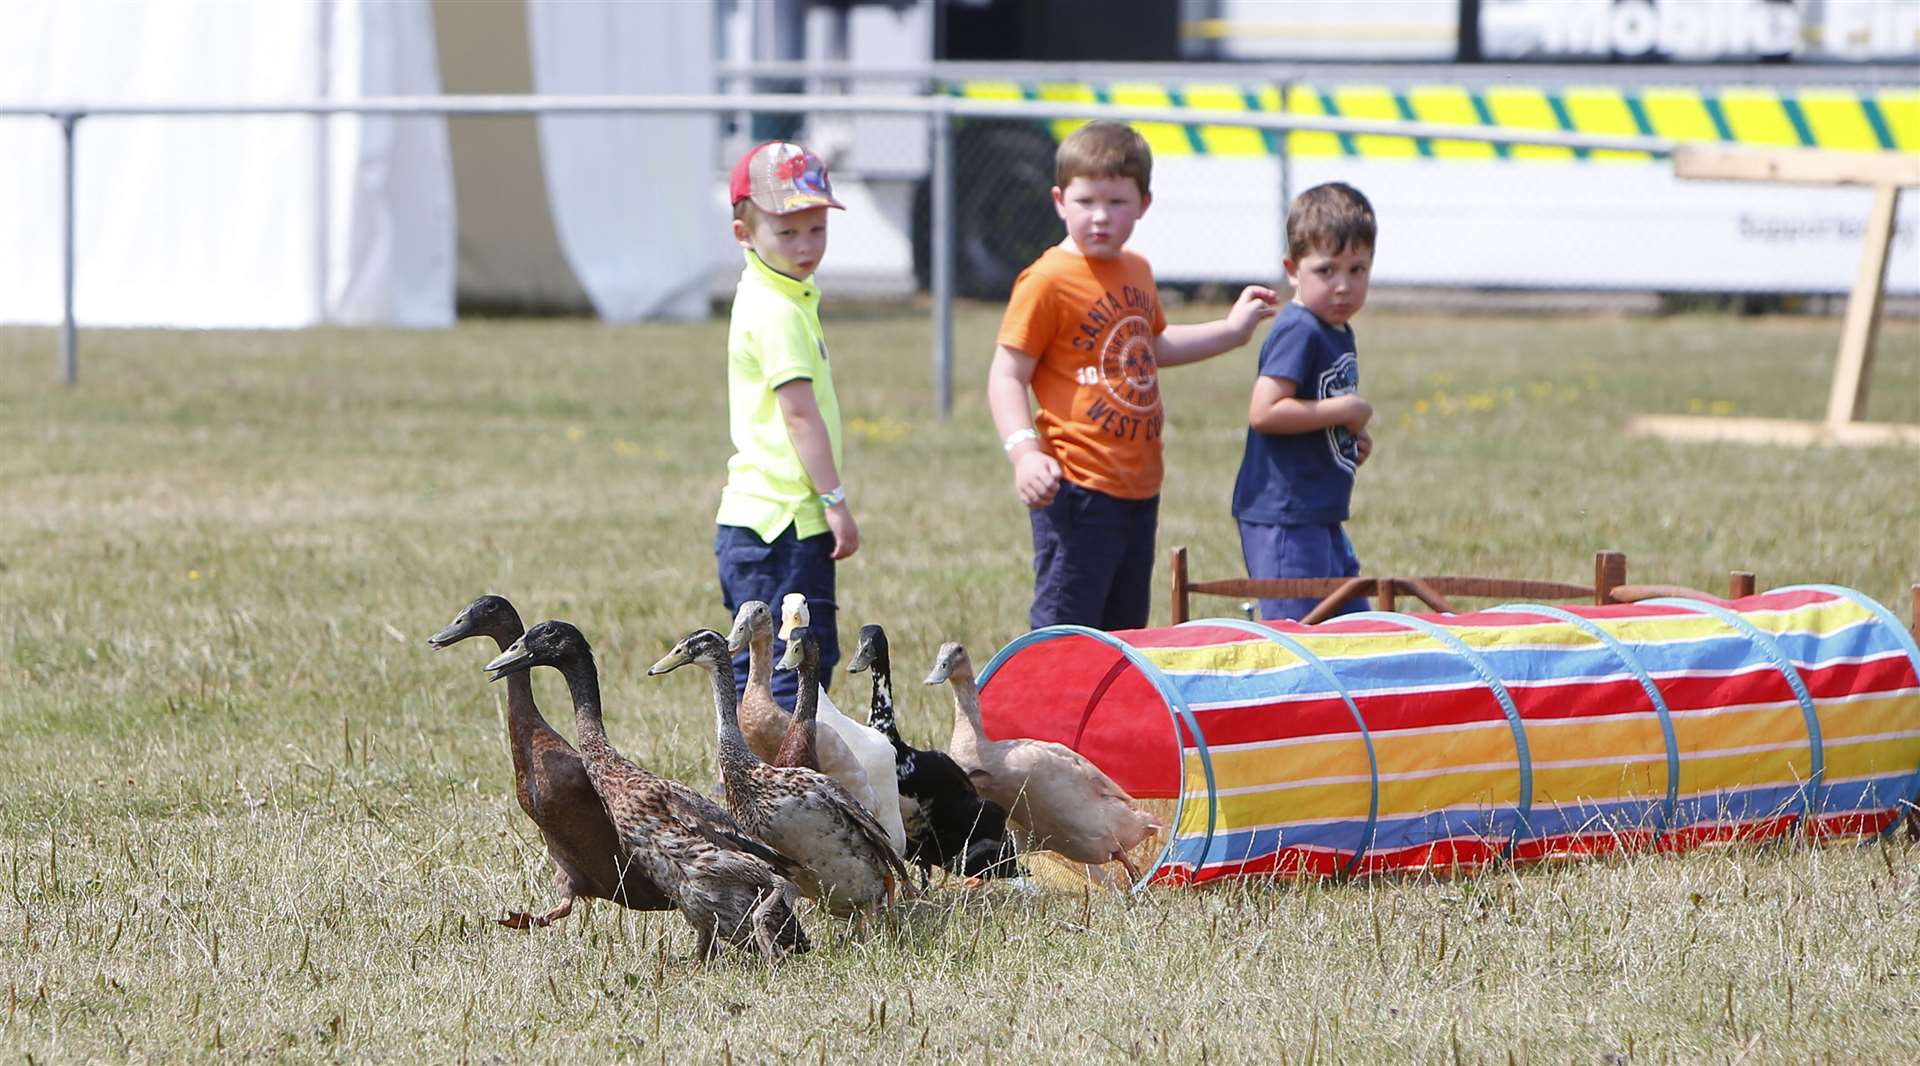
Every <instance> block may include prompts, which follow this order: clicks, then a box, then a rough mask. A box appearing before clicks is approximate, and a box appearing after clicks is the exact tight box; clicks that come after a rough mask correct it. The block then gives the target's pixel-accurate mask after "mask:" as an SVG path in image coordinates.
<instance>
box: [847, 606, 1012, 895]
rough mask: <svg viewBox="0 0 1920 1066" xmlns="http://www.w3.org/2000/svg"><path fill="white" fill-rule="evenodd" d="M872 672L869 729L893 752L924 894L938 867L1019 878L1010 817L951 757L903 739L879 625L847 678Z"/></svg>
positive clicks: (910, 855) (863, 634)
mask: <svg viewBox="0 0 1920 1066" xmlns="http://www.w3.org/2000/svg"><path fill="white" fill-rule="evenodd" d="M862 670H869V671H872V676H873V701H872V703H871V705H870V706H869V707H868V710H867V725H869V726H871V727H873V728H874V729H877V730H879V731H880V732H881V733H882V734H884V735H885V736H886V738H887V740H888V741H889V742H891V743H892V744H893V758H894V775H895V781H896V783H897V784H898V785H899V788H900V817H901V820H902V821H903V822H905V824H906V831H907V851H906V859H907V861H908V862H911V863H913V864H914V865H916V866H918V867H920V883H921V885H922V886H923V887H924V886H925V885H926V883H927V881H928V880H929V877H930V875H931V874H932V871H933V868H934V867H936V866H938V867H942V868H944V869H947V870H951V871H953V872H954V873H957V874H960V875H962V876H964V877H974V878H989V877H1016V876H1018V875H1019V873H1020V865H1019V861H1018V858H1017V851H1016V849H1015V847H1014V843H1013V837H1012V836H1011V835H1010V834H1009V833H1008V832H1007V812H1006V810H1005V809H1003V808H1002V807H1001V806H1000V805H999V804H997V803H995V802H993V801H992V800H990V799H987V798H985V797H983V796H981V795H980V792H979V790H977V789H975V788H974V787H973V782H972V781H971V780H970V779H969V778H968V777H967V772H966V771H965V770H963V769H961V768H960V764H959V763H956V762H954V761H953V758H952V756H949V755H948V754H947V753H946V752H944V751H924V750H921V749H919V748H916V747H914V746H913V745H911V744H908V743H907V742H906V740H905V739H903V738H902V737H901V736H900V727H899V723H898V720H897V718H896V717H895V714H894V707H893V663H892V660H891V658H890V657H889V654H888V648H887V633H886V630H884V629H882V628H881V627H879V626H877V625H866V626H861V627H860V644H859V646H858V647H857V648H855V649H854V652H853V659H852V660H851V661H849V662H848V663H847V672H848V673H850V674H854V673H859V672H860V671H862Z"/></svg>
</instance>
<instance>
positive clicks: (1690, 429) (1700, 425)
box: [1627, 415, 1920, 448]
mask: <svg viewBox="0 0 1920 1066" xmlns="http://www.w3.org/2000/svg"><path fill="white" fill-rule="evenodd" d="M1627 432H1629V433H1637V434H1641V435H1644V436H1652V437H1660V438H1662V439H1664V440H1672V441H1687V442H1700V441H1730V442H1732V443H1736V444H1789V445H1796V446H1802V447H1804V446H1806V445H1813V444H1822V445H1835V446H1840V447H1849V448H1877V447H1888V446H1891V445H1909V446H1913V447H1920V426H1914V425H1906V424H1904V423H1898V422H1839V423H1834V422H1802V421H1797V420H1794V419H1789V418H1719V417H1715V416H1711V415H1635V416H1634V417H1633V418H1631V419H1629V420H1628V421H1627Z"/></svg>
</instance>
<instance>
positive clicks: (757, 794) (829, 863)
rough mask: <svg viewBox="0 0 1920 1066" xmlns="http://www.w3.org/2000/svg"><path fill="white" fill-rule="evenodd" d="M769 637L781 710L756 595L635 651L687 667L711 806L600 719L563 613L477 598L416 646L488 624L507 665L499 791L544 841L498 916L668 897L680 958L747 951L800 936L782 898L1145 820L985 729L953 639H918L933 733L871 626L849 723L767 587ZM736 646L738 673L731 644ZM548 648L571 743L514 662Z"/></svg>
mask: <svg viewBox="0 0 1920 1066" xmlns="http://www.w3.org/2000/svg"><path fill="white" fill-rule="evenodd" d="M781 610H782V627H781V637H782V639H784V640H786V641H787V648H786V654H785V656H784V657H783V658H782V659H781V661H780V662H779V663H778V664H777V667H778V668H779V669H786V670H794V671H796V673H797V675H798V678H799V682H800V684H799V695H798V697H797V699H796V702H795V706H794V712H793V713H792V714H791V715H789V714H788V713H787V712H786V711H784V710H782V709H781V708H780V707H779V705H778V704H776V703H775V702H774V699H773V690H772V677H773V670H774V669H775V668H776V664H775V663H774V662H773V661H772V658H773V611H772V608H771V607H770V606H769V605H768V604H765V603H762V602H759V601H753V602H749V603H745V604H742V605H741V607H740V609H739V611H738V612H737V613H736V615H735V618H734V623H733V628H732V630H731V632H730V633H729V635H728V636H724V637H723V636H721V635H720V634H719V633H717V632H715V631H714V630H711V629H699V630H695V631H694V632H692V633H690V634H688V635H687V637H686V638H685V639H683V640H681V641H680V642H679V643H678V644H676V645H675V646H674V647H673V649H672V650H671V651H669V652H667V654H666V655H664V656H662V657H661V658H660V660H659V661H658V662H656V663H654V664H653V666H652V667H651V668H650V669H648V671H647V673H648V675H649V676H657V675H661V674H666V673H670V672H672V671H674V670H677V669H679V668H680V667H682V666H687V665H689V664H691V665H694V666H697V667H699V668H700V669H701V670H702V671H704V672H705V673H706V675H707V679H708V683H709V686H710V688H711V690H712V710H713V715H714V731H715V735H716V738H717V742H718V744H717V747H718V763H719V767H720V777H721V781H722V783H723V788H724V792H725V799H726V803H725V806H722V805H721V804H720V803H717V802H715V801H714V800H713V799H710V798H708V797H707V796H705V795H703V794H701V793H700V792H698V791H696V790H694V789H692V788H689V787H688V786H686V785H683V784H681V783H679V782H676V781H672V780H669V779H667V778H664V777H661V776H659V775H657V774H654V773H650V772H649V771H647V770H645V769H644V768H642V767H640V766H639V765H636V764H635V763H634V762H633V761H632V760H630V759H628V758H627V757H626V756H624V755H622V754H621V753H620V751H619V750H618V749H616V748H615V747H614V746H613V744H612V742H611V741H609V740H608V738H607V732H606V725H605V721H604V719H603V715H602V710H601V704H600V683H599V675H598V673H597V671H596V669H595V666H594V659H593V650H592V648H591V647H590V646H589V645H588V643H587V639H586V637H585V636H583V635H582V634H581V633H580V631H579V630H578V629H576V628H574V627H573V626H572V625H569V624H568V623H566V622H560V621H548V622H541V623H539V624H538V625H536V626H534V627H533V628H532V629H524V628H523V626H522V624H521V621H520V615H519V613H518V612H517V611H515V610H514V608H513V605H512V604H510V603H508V602H507V601H506V600H505V599H504V598H502V597H499V596H491V595H489V596H482V597H480V598H479V599H477V600H475V601H473V603H471V604H469V605H468V606H467V607H466V608H465V609H464V610H462V611H461V612H460V613H459V614H458V615H457V616H455V618H454V619H453V621H452V622H451V623H449V624H448V625H447V626H446V628H444V629H442V630H441V631H440V632H438V633H435V634H434V635H433V636H432V637H430V638H429V639H428V643H429V644H430V645H432V646H433V647H436V648H444V647H448V646H450V645H453V644H457V643H459V642H461V641H463V640H467V639H469V638H473V637H490V638H492V640H493V642H494V644H495V646H496V647H497V648H498V650H499V654H498V655H497V656H495V657H494V658H493V659H492V660H491V661H490V662H488V663H487V665H486V669H487V672H488V674H489V680H492V681H499V680H502V679H504V680H505V681H506V682H507V744H508V748H509V751H510V753H511V755H512V758H513V770H514V793H515V798H516V799H517V800H518V801H519V804H520V809H521V810H523V811H525V812H526V814H527V817H528V818H529V819H531V820H532V821H533V824H534V825H535V826H536V827H537V828H538V829H539V831H540V835H541V838H542V840H543V841H544V842H545V844H546V847H547V853H548V854H549V855H550V856H551V857H552V859H553V866H554V878H553V887H554V891H555V893H556V894H557V895H558V896H559V903H558V905H557V906H555V907H553V908H552V909H550V910H548V911H546V912H544V913H541V914H533V913H530V912H523V911H514V912H512V913H510V914H508V915H507V917H505V918H502V919H499V921H500V922H501V924H503V925H506V926H509V927H512V928H528V927H538V926H546V925H551V924H553V923H554V922H558V921H560V920H562V919H564V918H566V917H567V915H569V914H570V913H572V911H573V907H574V904H575V903H576V902H577V901H578V900H580V899H582V898H587V899H606V900H612V901H614V902H616V903H619V904H621V905H622V906H625V907H629V908H632V909H635V910H653V911H664V910H676V911H679V912H680V914H681V915H682V916H683V917H684V918H685V919H686V921H687V922H688V924H690V925H691V926H692V927H693V929H694V932H695V935H696V937H697V938H698V945H697V947H696V949H695V958H696V959H700V960H705V959H708V958H711V957H713V956H714V955H715V954H717V953H718V952H719V951H720V950H721V949H722V948H723V947H732V948H736V949H740V950H743V951H748V952H752V953H755V954H758V955H760V956H763V957H765V958H768V959H777V958H780V957H782V956H784V955H787V954H790V953H797V952H804V951H806V950H808V948H809V947H810V941H809V940H808V938H807V934H806V932H805V930H804V929H803V928H802V926H801V921H800V912H799V908H798V905H797V900H798V898H799V897H802V896H804V897H806V898H807V899H809V900H812V901H813V903H814V905H815V906H816V907H818V908H819V909H821V910H824V911H825V912H826V913H827V914H829V915H832V916H833V917H834V918H836V919H856V920H863V919H864V917H865V915H867V914H868V913H871V912H872V911H873V910H875V909H876V908H880V907H886V906H892V905H893V903H894V901H895V900H896V898H897V897H899V896H901V895H913V894H917V893H916V890H915V888H914V886H913V880H914V879H913V876H912V872H911V870H910V869H909V864H911V865H912V866H914V867H918V869H919V871H920V876H919V889H918V892H921V893H923V892H925V891H926V890H927V887H928V885H929V882H930V879H931V875H932V871H933V870H934V869H936V868H938V869H942V870H946V871H950V872H952V873H954V874H958V875H961V876H963V877H965V878H967V879H968V880H967V884H968V886H969V887H973V886H976V885H978V884H980V883H981V882H983V881H985V880H987V879H991V878H999V877H1014V876H1018V874H1019V872H1020V867H1019V859H1018V856H1019V854H1020V853H1021V852H1023V851H1054V852H1058V853H1059V854H1061V855H1064V856H1066V857H1067V858H1070V859H1073V860H1075V861H1078V862H1084V863H1090V864H1102V863H1106V862H1114V861H1117V862H1120V863H1122V864H1123V865H1124V866H1125V867H1126V869H1127V872H1128V874H1129V876H1130V877H1132V878H1133V879H1135V880H1137V879H1138V878H1139V870H1138V869H1137V868H1136V867H1135V865H1134V864H1133V863H1132V862H1131V860H1129V858H1128V856H1127V852H1128V850H1129V849H1131V848H1133V847H1134V846H1135V845H1137V844H1139V843H1140V842H1141V841H1142V840H1145V839H1146V838H1147V837H1148V836H1149V835H1151V834H1153V833H1155V832H1158V831H1160V830H1161V829H1162V827H1161V826H1160V825H1159V824H1157V823H1156V821H1155V820H1154V818H1153V817H1152V816H1151V815H1150V814H1148V813H1147V812H1145V811H1143V810H1141V809H1140V808H1139V807H1138V806H1136V805H1135V804H1134V802H1133V801H1132V800H1131V798H1129V797H1128V796H1127V794H1126V793H1125V792H1123V791H1122V790H1121V789H1120V787H1119V786H1118V785H1116V784H1114V782H1113V780H1112V779H1111V778H1109V777H1108V776H1107V775H1106V774H1105V773H1103V772H1102V771H1101V770H1100V769H1099V768H1098V767H1096V766H1094V765H1093V764H1092V763H1090V762H1088V761H1087V760H1086V759H1085V758H1083V757H1081V756H1080V755H1079V754H1077V753H1075V752H1074V751H1072V750H1071V749H1069V748H1067V747H1065V746H1063V745H1060V744H1055V743H1052V742H1048V741H1037V740H1026V739H1013V740H991V739H989V738H988V737H987V736H986V734H985V732H984V731H983V730H982V728H981V725H980V700H979V692H978V689H977V688H976V687H975V683H974V674H973V667H972V664H971V662H970V661H969V659H968V657H967V652H966V649H965V648H963V647H961V646H960V645H959V644H955V643H948V644H946V645H943V646H942V647H941V648H940V653H939V655H938V657H937V658H936V660H935V663H934V669H933V672H932V673H931V674H930V675H929V676H928V677H927V679H926V683H927V684H929V685H933V684H941V683H945V684H947V685H948V686H950V688H951V689H952V693H953V701H954V727H953V737H952V740H951V741H950V742H949V744H948V750H947V751H945V752H942V751H936V750H922V749H919V748H915V747H913V746H912V745H911V744H909V743H907V741H906V740H905V739H904V738H902V737H901V735H900V731H899V727H898V725H897V723H896V721H895V715H894V706H893V679H892V664H891V662H890V660H889V656H888V647H887V639H886V633H885V632H884V631H883V630H882V629H881V628H880V627H879V626H875V625H869V626H865V627H863V628H862V629H861V631H860V641H859V645H858V646H857V648H856V650H855V652H854V656H853V659H852V660H851V661H850V663H849V665H848V671H849V672H850V673H858V672H865V673H868V674H870V675H871V678H872V686H873V692H872V703H871V705H870V708H869V711H868V714H867V722H866V724H864V725H862V724H860V723H857V722H855V721H853V720H852V719H851V718H849V717H848V716H847V715H845V714H843V713H842V712H841V711H840V710H839V709H838V708H837V707H835V706H834V705H833V703H832V701H831V700H830V699H828V697H827V695H826V692H825V691H824V690H823V689H822V688H821V686H820V683H819V662H820V660H819V645H818V642H817V641H816V640H815V639H814V638H813V636H812V635H811V633H810V632H809V630H808V621H809V618H808V614H807V608H806V600H805V598H804V597H803V596H800V595H799V594H797V593H796V594H793V595H790V596H788V597H787V598H786V600H785V601H783V603H782V605H781ZM743 648H744V649H747V651H748V654H749V660H748V661H749V664H750V665H749V667H748V676H747V683H746V686H745V689H744V692H742V691H741V690H740V689H738V688H736V686H735V683H734V676H733V673H734V668H733V655H734V653H735V652H738V651H739V650H741V649H743ZM538 666H546V667H551V668H553V669H555V670H557V671H559V672H560V674H561V676H562V677H564V678H565V679H566V683H567V690H568V693H569V694H570V696H571V697H572V702H573V711H574V723H575V730H576V732H577V734H578V738H579V748H578V750H576V749H575V748H574V747H573V746H572V745H570V744H568V743H567V740H566V738H565V737H563V736H561V735H560V733H559V732H557V731H556V730H555V729H554V728H553V727H552V726H551V725H549V724H548V723H547V720H546V719H545V718H544V717H543V716H542V715H541V713H540V709H539V708H538V707H537V706H536V705H535V704H534V699H533V688H532V684H531V682H530V681H529V678H528V674H529V672H530V671H531V670H532V669H533V668H534V667H538Z"/></svg>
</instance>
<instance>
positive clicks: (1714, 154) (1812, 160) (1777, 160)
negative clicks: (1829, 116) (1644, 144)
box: [1673, 145, 1920, 185]
mask: <svg viewBox="0 0 1920 1066" xmlns="http://www.w3.org/2000/svg"><path fill="white" fill-rule="evenodd" d="M1673 173H1674V176H1675V177H1680V178H1703V179H1707V180H1713V181H1783V182H1796V183H1800V184H1807V185H1920V155H1914V154H1911V153H1907V152H1823V151H1820V150H1819V149H1813V148H1722V147H1714V146H1708V145H1684V146H1682V147H1680V148H1676V149H1674V152H1673Z"/></svg>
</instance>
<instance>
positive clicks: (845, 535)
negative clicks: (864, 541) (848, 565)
mask: <svg viewBox="0 0 1920 1066" xmlns="http://www.w3.org/2000/svg"><path fill="white" fill-rule="evenodd" d="M827 529H829V530H831V531H832V532H833V556H832V558H833V559H835V560H836V561H837V560H840V559H845V558H846V557H847V556H849V555H852V554H853V553H854V552H857V551H859V550H860V523H858V522H855V521H854V520H853V508H851V507H848V506H847V505H846V504H845V503H836V504H834V505H833V506H832V507H829V508H827Z"/></svg>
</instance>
